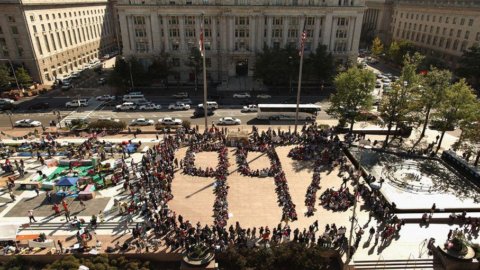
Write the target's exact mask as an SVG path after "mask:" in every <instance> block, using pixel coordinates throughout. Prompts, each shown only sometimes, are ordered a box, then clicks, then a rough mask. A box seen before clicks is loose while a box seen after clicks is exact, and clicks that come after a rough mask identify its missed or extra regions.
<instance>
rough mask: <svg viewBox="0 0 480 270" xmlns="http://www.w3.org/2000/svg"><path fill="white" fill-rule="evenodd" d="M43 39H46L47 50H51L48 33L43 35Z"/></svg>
mask: <svg viewBox="0 0 480 270" xmlns="http://www.w3.org/2000/svg"><path fill="white" fill-rule="evenodd" d="M43 41H45V46H46V47H47V52H50V44H49V43H48V38H47V36H46V35H43Z"/></svg>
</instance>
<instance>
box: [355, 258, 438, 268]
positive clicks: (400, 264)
mask: <svg viewBox="0 0 480 270" xmlns="http://www.w3.org/2000/svg"><path fill="white" fill-rule="evenodd" d="M353 265H354V268H353V269H355V270H357V269H369V270H370V269H417V270H420V269H438V270H440V269H444V268H443V266H442V264H441V263H440V262H437V261H436V260H434V259H433V258H431V259H410V260H379V261H375V260H371V261H370V260H367V261H354V262H353Z"/></svg>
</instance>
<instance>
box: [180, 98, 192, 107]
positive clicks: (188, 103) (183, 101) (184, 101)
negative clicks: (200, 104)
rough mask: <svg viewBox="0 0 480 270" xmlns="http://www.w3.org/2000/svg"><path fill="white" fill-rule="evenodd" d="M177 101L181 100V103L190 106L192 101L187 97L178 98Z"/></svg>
mask: <svg viewBox="0 0 480 270" xmlns="http://www.w3.org/2000/svg"><path fill="white" fill-rule="evenodd" d="M179 102H181V103H183V104H187V105H190V106H192V103H193V102H192V100H191V99H189V98H184V99H182V100H180V101H179Z"/></svg>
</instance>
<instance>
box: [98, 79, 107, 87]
mask: <svg viewBox="0 0 480 270" xmlns="http://www.w3.org/2000/svg"><path fill="white" fill-rule="evenodd" d="M97 82H98V84H99V85H104V84H105V83H106V82H107V80H106V79H105V78H100V79H98V81H97Z"/></svg>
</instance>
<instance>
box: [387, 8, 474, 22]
mask: <svg viewBox="0 0 480 270" xmlns="http://www.w3.org/2000/svg"><path fill="white" fill-rule="evenodd" d="M396 13H398V11H396ZM437 16H438V17H437ZM402 18H403V12H400V19H402ZM405 18H406V19H408V20H417V21H418V20H420V21H424V20H425V21H427V22H429V21H430V18H431V21H432V22H437V18H438V22H439V23H443V22H445V23H447V24H448V23H451V24H457V23H458V24H460V25H465V23H467V20H468V26H473V22H474V19H472V18H469V19H467V18H464V17H460V18H459V17H450V16H445V20H444V17H443V16H440V15H431V14H422V13H415V14H414V13H406V14H405Z"/></svg>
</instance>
